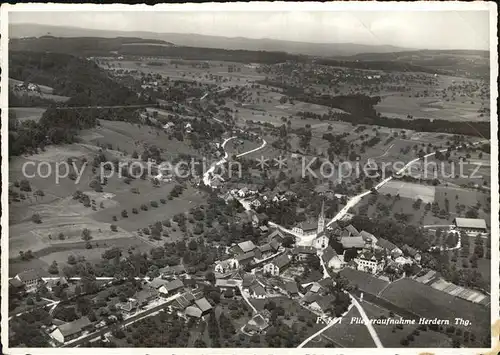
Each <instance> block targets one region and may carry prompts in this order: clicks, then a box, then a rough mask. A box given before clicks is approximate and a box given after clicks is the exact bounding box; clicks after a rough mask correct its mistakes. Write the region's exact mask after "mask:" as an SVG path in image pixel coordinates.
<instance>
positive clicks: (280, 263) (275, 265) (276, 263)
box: [264, 253, 292, 276]
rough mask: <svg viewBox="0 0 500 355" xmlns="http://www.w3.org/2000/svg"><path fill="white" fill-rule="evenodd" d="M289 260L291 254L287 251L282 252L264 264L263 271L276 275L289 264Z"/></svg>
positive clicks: (290, 259)
mask: <svg viewBox="0 0 500 355" xmlns="http://www.w3.org/2000/svg"><path fill="white" fill-rule="evenodd" d="M291 261H292V257H291V255H289V254H288V253H286V254H282V255H280V256H278V257H276V258H274V260H272V261H270V262H269V263H267V264H265V265H264V273H266V274H270V275H273V276H277V275H279V274H280V273H282V272H283V271H284V270H285V269H286V268H287V267H288V266H289V265H290V262H291Z"/></svg>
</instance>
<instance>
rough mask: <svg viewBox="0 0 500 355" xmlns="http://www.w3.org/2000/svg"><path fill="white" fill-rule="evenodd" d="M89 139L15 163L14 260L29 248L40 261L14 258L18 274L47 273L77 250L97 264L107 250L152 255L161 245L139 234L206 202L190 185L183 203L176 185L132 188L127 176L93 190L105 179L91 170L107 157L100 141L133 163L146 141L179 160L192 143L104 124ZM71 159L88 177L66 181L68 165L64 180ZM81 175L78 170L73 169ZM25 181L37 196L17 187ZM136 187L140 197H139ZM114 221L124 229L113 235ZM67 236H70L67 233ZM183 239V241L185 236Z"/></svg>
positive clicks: (140, 184)
mask: <svg viewBox="0 0 500 355" xmlns="http://www.w3.org/2000/svg"><path fill="white" fill-rule="evenodd" d="M81 140H82V143H76V144H71V145H63V146H57V147H55V146H48V147H46V148H45V150H44V151H40V152H39V153H38V154H35V155H32V156H29V157H28V156H25V157H15V158H13V159H12V160H11V162H10V164H9V181H10V185H9V186H10V189H12V190H13V191H14V192H15V193H17V195H18V198H17V199H12V200H11V201H10V203H9V222H10V230H9V232H10V233H9V234H10V237H9V257H10V258H11V259H12V258H18V257H19V255H20V252H21V251H23V252H25V251H27V250H31V251H32V252H33V254H34V256H35V259H33V260H30V261H21V260H19V259H17V260H12V261H11V264H12V270H11V271H10V273H11V274H12V273H14V274H16V273H17V272H19V271H22V270H23V269H26V268H36V269H40V270H42V269H43V270H46V269H47V263H50V262H52V261H53V260H56V261H58V262H61V263H63V262H65V260H67V257H68V255H69V254H70V253H69V251H73V253H74V254H76V255H82V256H84V257H85V258H86V259H87V260H92V261H97V260H98V259H99V258H100V255H101V254H102V252H103V251H104V250H105V249H106V248H109V247H112V246H120V247H121V248H124V249H127V248H130V247H136V248H139V249H140V250H141V251H147V250H148V248H151V246H152V245H153V243H151V242H149V241H147V239H146V241H144V240H143V239H138V238H136V237H134V236H133V234H132V233H131V232H133V231H136V230H137V229H138V228H144V227H148V226H149V225H150V224H152V223H154V222H157V221H163V220H165V219H169V218H171V217H173V215H174V214H177V213H179V212H185V211H187V210H188V209H190V208H191V207H194V206H196V205H199V204H201V203H203V202H204V201H205V199H204V195H203V194H202V193H200V192H199V191H197V190H195V189H194V188H192V187H190V186H188V188H187V189H186V190H185V191H184V192H183V194H182V195H181V196H179V197H178V198H174V199H173V200H168V194H169V192H170V191H171V189H172V188H173V187H174V186H175V184H174V183H173V182H171V183H165V182H162V183H161V184H160V185H159V186H158V187H155V186H154V185H153V184H152V182H151V181H150V180H149V179H146V180H142V179H136V180H132V181H131V182H130V184H127V183H125V182H124V179H123V178H120V177H119V176H111V177H109V178H108V181H107V184H106V185H103V192H95V191H94V190H93V189H92V188H90V187H89V183H90V182H91V181H92V180H93V179H95V178H96V175H97V174H99V169H97V170H95V171H94V172H93V171H92V170H93V169H92V165H91V162H92V160H93V158H94V156H96V155H97V153H98V152H99V148H98V147H97V146H96V145H97V144H100V145H101V146H108V148H109V149H107V150H106V154H108V155H109V156H110V157H116V158H121V159H125V160H130V157H129V156H130V154H131V153H132V152H133V151H134V150H135V151H137V152H138V153H139V154H140V153H142V151H143V149H144V148H143V143H145V142H147V143H149V144H155V145H157V147H159V148H160V149H161V150H162V151H163V153H162V155H163V156H164V157H166V158H167V157H168V158H171V159H173V158H176V157H177V156H178V154H179V153H186V154H194V153H195V152H194V151H193V150H192V149H191V148H190V147H189V146H188V145H187V144H186V143H182V142H177V141H175V140H173V141H172V140H169V139H168V137H167V136H166V135H165V134H164V133H163V132H161V131H155V130H154V129H153V128H151V127H147V126H139V125H133V124H129V123H125V122H110V121H101V126H100V127H97V128H95V129H91V130H86V131H84V132H83V134H82V135H81ZM124 151H125V152H124ZM127 155H128V156H127ZM69 158H71V159H76V160H75V162H76V166H77V170H76V173H77V175H78V173H79V172H80V171H81V178H80V180H78V179H77V180H72V179H70V178H68V177H67V176H64V175H65V174H66V171H65V168H64V167H60V168H59V170H58V171H59V172H60V175H61V176H62V177H61V178H60V180H59V181H56V171H57V169H56V167H57V166H58V165H57V164H60V163H63V162H64V163H66V161H67V159H69ZM82 159H87V161H88V162H89V163H88V164H87V165H83V161H82ZM26 163H29V164H31V165H27V167H26V171H25V173H26V176H25V175H24V173H23V166H24V165H25V164H26ZM44 165H45V166H44ZM38 167H39V168H40V169H39V173H37V168H38ZM49 167H50V169H51V170H50V171H49V170H48V169H49ZM73 170H74V169H73V168H70V171H73ZM49 172H50V174H49ZM33 174H34V176H33ZM43 174H47V177H45V178H44V177H42V176H43ZM40 175H42V176H40ZM30 176H33V177H30ZM25 178H27V180H28V182H29V183H30V187H31V191H30V192H24V191H21V190H20V189H19V188H18V187H16V186H18V185H16V184H18V182H19V181H21V180H23V179H25ZM132 188H135V189H136V191H137V192H138V193H132V192H131V189H132ZM37 190H41V191H42V192H43V196H38V195H36V194H35V193H34V192H35V191H37ZM77 190H79V191H81V192H83V193H86V194H87V195H88V196H89V198H90V199H91V200H92V208H91V207H84V206H83V204H82V203H80V202H79V201H77V200H74V199H73V198H72V195H73V193H75V191H77ZM160 199H165V200H166V204H162V203H160ZM151 201H156V202H157V203H158V207H157V208H154V207H152V206H151V205H150V202H151ZM141 204H146V205H148V206H149V209H148V211H142V210H140V206H141ZM132 208H137V209H138V210H139V211H140V213H139V214H133V213H132V211H131V210H132ZM123 210H127V211H128V217H127V218H123V217H122V216H121V212H122V211H123ZM35 214H37V215H39V216H40V219H41V223H38V224H37V223H34V222H33V221H32V220H31V219H32V216H33V215H35ZM113 216H117V217H118V218H117V221H113V218H112V217H113ZM111 224H115V225H117V231H115V232H113V231H111V228H110V226H111ZM85 228H86V229H88V230H90V232H91V236H92V240H91V246H92V249H86V243H85V242H84V241H83V240H82V239H81V234H82V231H83V229H85ZM60 233H62V235H63V237H60V236H59V235H60ZM177 237H182V234H179V236H177ZM173 238H176V236H172V239H173ZM161 243H163V242H161Z"/></svg>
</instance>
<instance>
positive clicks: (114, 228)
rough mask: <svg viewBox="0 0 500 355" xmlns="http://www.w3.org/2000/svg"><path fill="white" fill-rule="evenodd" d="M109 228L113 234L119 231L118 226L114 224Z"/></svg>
mask: <svg viewBox="0 0 500 355" xmlns="http://www.w3.org/2000/svg"><path fill="white" fill-rule="evenodd" d="M109 228H110V229H111V231H113V232H117V231H118V227H117V226H116V224H112V225H110V226H109Z"/></svg>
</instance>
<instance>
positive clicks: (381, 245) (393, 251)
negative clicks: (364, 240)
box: [375, 238, 403, 258]
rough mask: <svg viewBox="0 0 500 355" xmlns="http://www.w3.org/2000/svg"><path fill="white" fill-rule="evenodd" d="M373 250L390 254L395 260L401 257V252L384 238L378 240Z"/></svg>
mask: <svg viewBox="0 0 500 355" xmlns="http://www.w3.org/2000/svg"><path fill="white" fill-rule="evenodd" d="M375 248H376V249H379V250H385V251H387V253H388V254H390V255H391V256H392V257H393V258H397V257H400V256H401V255H403V251H402V250H401V249H399V248H398V247H397V245H395V244H393V243H391V242H390V241H388V240H387V239H384V238H379V239H378V241H377V243H376V244H375Z"/></svg>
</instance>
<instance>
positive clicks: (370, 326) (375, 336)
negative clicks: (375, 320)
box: [349, 294, 384, 348]
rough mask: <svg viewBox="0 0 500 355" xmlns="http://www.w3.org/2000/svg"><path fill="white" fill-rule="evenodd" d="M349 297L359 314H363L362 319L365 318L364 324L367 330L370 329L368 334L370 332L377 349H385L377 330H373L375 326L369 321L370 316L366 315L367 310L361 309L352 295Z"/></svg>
mask: <svg viewBox="0 0 500 355" xmlns="http://www.w3.org/2000/svg"><path fill="white" fill-rule="evenodd" d="M349 296H350V297H351V302H352V303H351V304H354V307H356V309H357V310H358V312H359V314H361V317H362V318H363V322H364V324H365V326H366V328H368V332H370V335H371V337H372V339H373V341H374V342H375V345H376V346H377V348H383V347H384V346H383V345H382V342H381V341H380V338H379V337H378V334H377V332H376V331H375V328H373V324H372V323H371V322H370V320H369V319H368V316H367V315H366V312H365V310H364V309H363V307H361V304H359V302H358V300H357V299H355V298H354V297H353V296H352V295H351V294H349Z"/></svg>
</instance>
